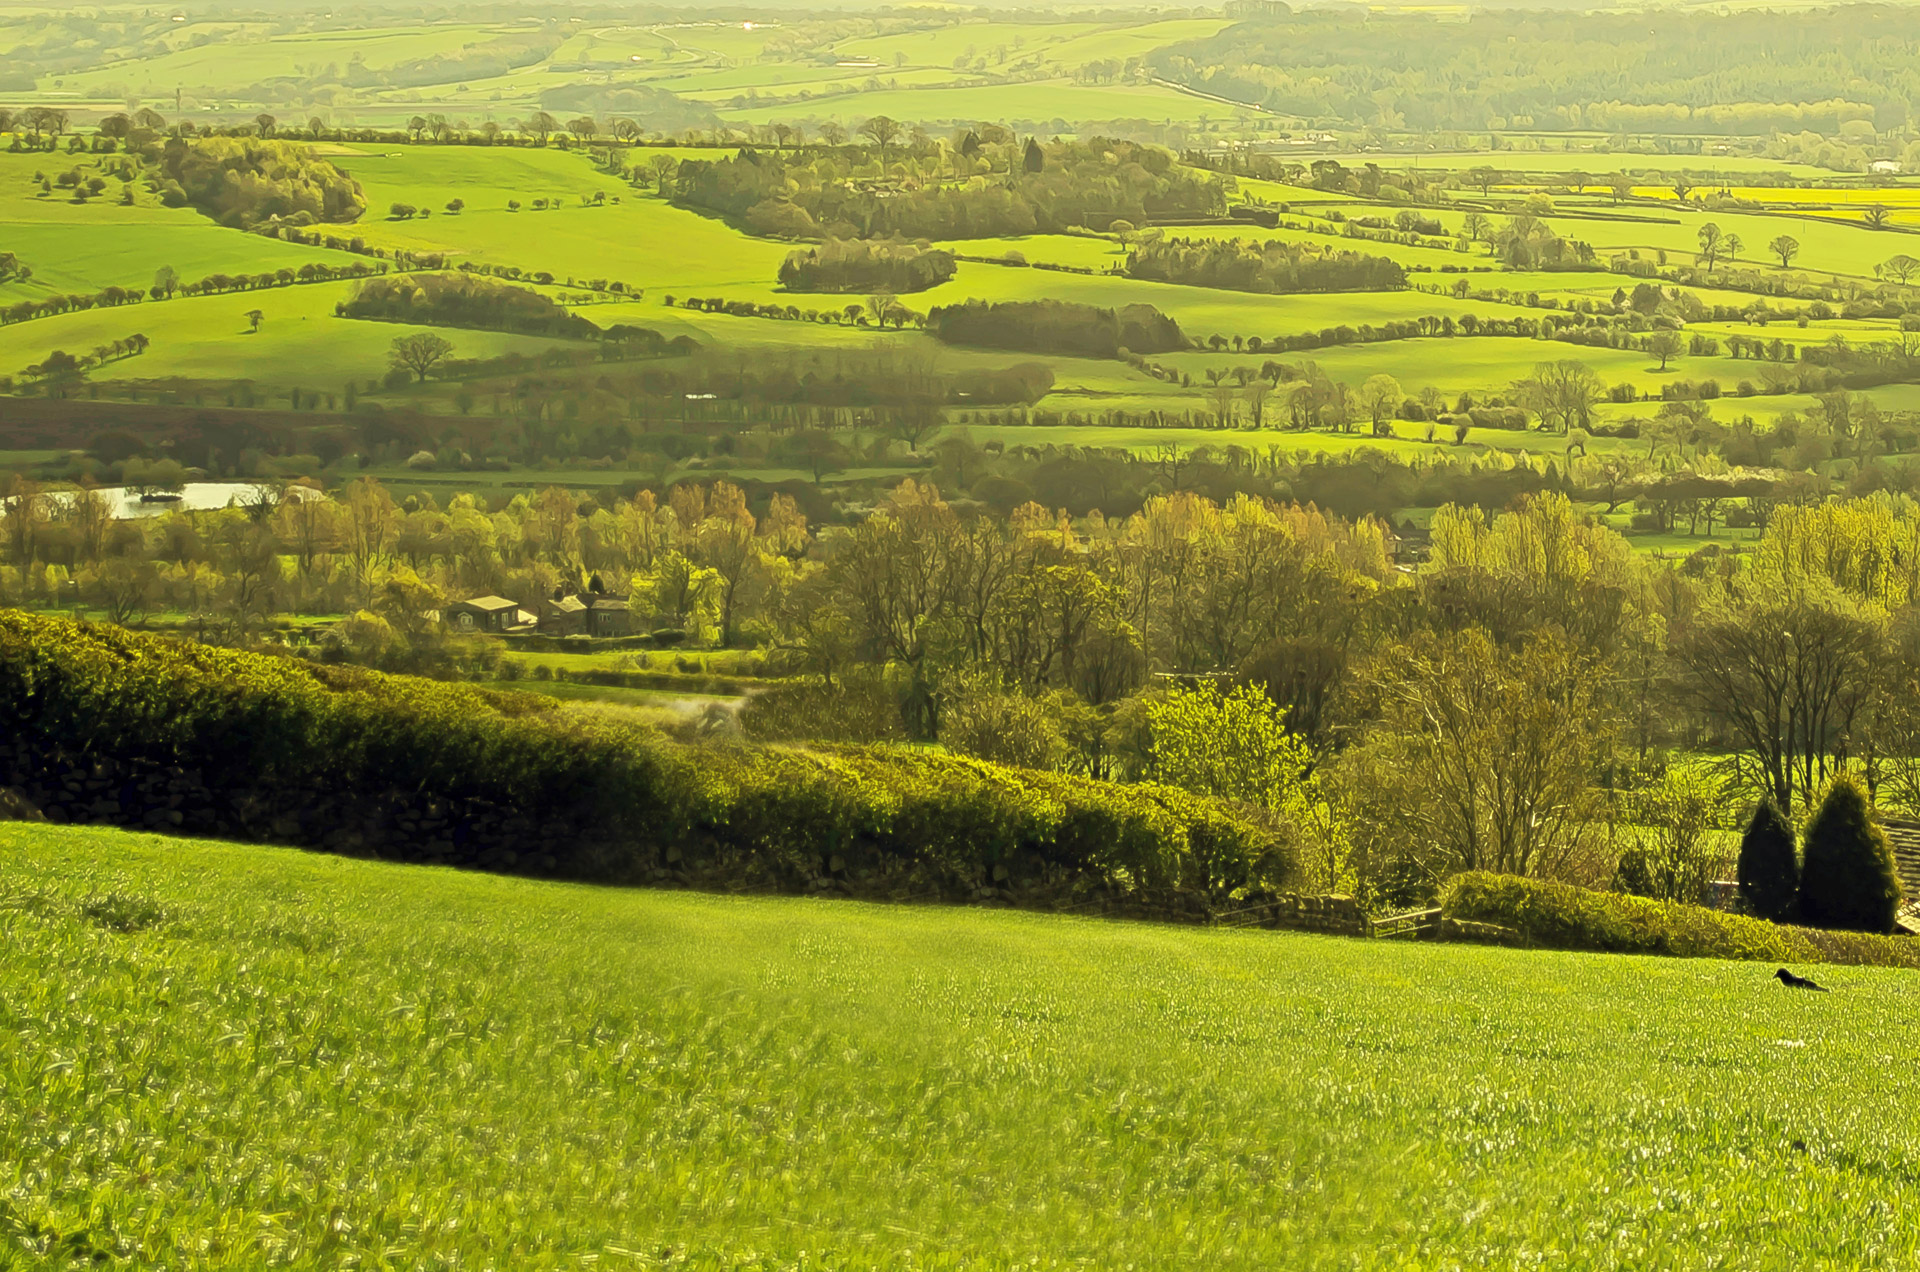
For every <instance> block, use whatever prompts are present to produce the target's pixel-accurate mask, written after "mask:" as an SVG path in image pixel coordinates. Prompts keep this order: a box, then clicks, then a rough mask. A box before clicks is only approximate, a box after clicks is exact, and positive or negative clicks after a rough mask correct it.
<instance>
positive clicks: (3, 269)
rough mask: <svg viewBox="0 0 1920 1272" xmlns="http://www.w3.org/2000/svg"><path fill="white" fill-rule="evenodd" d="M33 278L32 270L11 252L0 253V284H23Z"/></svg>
mask: <svg viewBox="0 0 1920 1272" xmlns="http://www.w3.org/2000/svg"><path fill="white" fill-rule="evenodd" d="M32 277H33V270H31V269H30V268H28V267H27V264H26V262H25V261H22V260H21V259H20V258H19V256H17V255H15V254H14V253H12V252H0V283H24V282H26V281H27V280H28V279H29V278H32Z"/></svg>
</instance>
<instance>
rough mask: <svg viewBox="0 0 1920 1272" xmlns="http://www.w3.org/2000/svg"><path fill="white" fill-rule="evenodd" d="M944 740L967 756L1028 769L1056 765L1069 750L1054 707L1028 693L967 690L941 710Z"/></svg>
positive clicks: (941, 738) (1046, 767)
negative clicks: (968, 691)
mask: <svg viewBox="0 0 1920 1272" xmlns="http://www.w3.org/2000/svg"><path fill="white" fill-rule="evenodd" d="M940 740H941V741H942V742H944V743H946V744H947V746H948V747H949V748H950V749H952V750H954V751H957V752H959V753H960V754H961V755H971V756H973V757H974V758H975V759H981V760H992V761H994V762H995V763H999V764H1015V765H1019V766H1020V767H1022V768H1035V769H1050V768H1053V767H1055V766H1056V765H1058V764H1059V763H1060V762H1061V761H1062V760H1064V759H1065V758H1066V753H1067V740H1066V738H1065V736H1063V735H1062V733H1061V732H1060V724H1059V721H1058V720H1057V719H1056V718H1055V715H1054V712H1053V710H1052V709H1051V708H1050V707H1049V706H1048V705H1047V704H1046V703H1043V702H1040V701H1039V700H1037V699H1034V698H1030V697H1028V696H1027V695H1026V694H1022V693H997V692H993V691H990V690H980V691H976V692H971V693H967V694H964V695H962V696H961V697H960V698H959V700H958V701H956V702H954V703H953V704H951V705H950V706H948V707H947V708H946V709H945V710H944V711H942V712H941V713H940Z"/></svg>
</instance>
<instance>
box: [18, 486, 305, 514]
mask: <svg viewBox="0 0 1920 1272" xmlns="http://www.w3.org/2000/svg"><path fill="white" fill-rule="evenodd" d="M255 489H256V485H255V483H253V482H250V481H190V482H188V483H187V484H186V485H185V486H182V487H181V488H180V490H179V491H178V494H179V496H180V497H179V498H178V499H163V500H153V501H151V502H146V501H143V500H142V499H141V498H140V496H138V495H136V494H132V493H130V492H129V491H128V490H127V488H126V487H125V486H102V487H100V489H99V491H98V493H99V495H100V497H101V498H102V499H105V500H106V501H107V503H108V504H109V505H110V506H111V507H112V508H113V515H114V517H115V518H116V519H118V520H123V521H124V520H127V519H129V518H132V517H158V516H161V515H162V514H165V513H169V512H174V511H177V510H184V511H186V512H205V511H207V510H208V509H211V508H224V507H226V506H227V505H228V504H230V503H232V502H233V501H234V500H236V499H238V500H240V501H241V502H242V503H245V502H246V501H247V500H248V499H249V498H250V497H251V496H252V494H253V492H254V490H255ZM310 493H315V492H312V491H308V490H307V489H306V488H304V487H298V486H296V487H292V488H290V489H289V490H288V491H287V492H286V496H285V497H286V498H290V499H299V498H301V497H303V496H304V495H305V494H310ZM47 497H48V498H49V499H52V500H54V501H56V502H64V501H65V500H67V499H68V498H70V497H71V492H69V491H60V490H52V491H48V492H47Z"/></svg>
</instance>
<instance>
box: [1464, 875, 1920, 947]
mask: <svg viewBox="0 0 1920 1272" xmlns="http://www.w3.org/2000/svg"><path fill="white" fill-rule="evenodd" d="M1440 905H1441V907H1442V909H1444V910H1445V911H1446V914H1447V917H1448V918H1451V919H1466V920H1470V921H1473V922H1478V923H1497V924H1499V925H1501V926H1502V927H1509V928H1513V929H1514V930H1515V931H1517V932H1519V933H1520V934H1521V935H1522V936H1523V937H1524V938H1525V939H1526V940H1527V942H1528V943H1529V944H1532V945H1541V946H1546V947H1549V948H1552V949H1562V950H1597V951H1603V952H1607V953H1615V954H1665V955H1672V956H1677V957H1682V958H1730V959H1748V960H1757V961H1762V962H1771V963H1821V962H1826V963H1856V964H1864V965H1868V966H1875V967H1920V943H1917V942H1914V941H1912V940H1910V939H1908V938H1904V937H1889V936H1868V935H1863V934H1858V933H1845V934H1842V933H1835V932H1818V931H1811V930H1808V929H1806V928H1796V927H1784V926H1781V925H1778V924H1773V923H1768V922H1766V921H1765V920H1763V919H1754V918H1748V917H1746V916H1744V915H1738V914H1728V913H1726V912H1724V911H1721V910H1709V909H1706V908H1704V907H1702V906H1696V905H1685V904H1683V903H1681V902H1678V901H1653V900H1648V899H1647V898H1644V897H1630V896H1622V895H1621V894H1619V893H1617V892H1590V891H1588V890H1587V889H1585V888H1576V887H1574V886H1572V885H1571V884H1565V883H1547V882H1544V881H1542V880H1538V879H1523V878H1521V877H1519V876H1518V875H1498V874H1488V873H1485V872H1473V873H1469V874H1461V875H1455V876H1454V877H1453V878H1451V879H1449V880H1448V881H1447V882H1446V884H1445V886H1444V887H1443V888H1442V889H1441V893H1440Z"/></svg>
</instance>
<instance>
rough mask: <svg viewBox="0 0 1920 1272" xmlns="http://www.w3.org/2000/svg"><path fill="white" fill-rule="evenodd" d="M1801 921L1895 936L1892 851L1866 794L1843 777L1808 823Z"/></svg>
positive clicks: (1897, 896)
mask: <svg viewBox="0 0 1920 1272" xmlns="http://www.w3.org/2000/svg"><path fill="white" fill-rule="evenodd" d="M1805 847H1806V851H1805V853H1804V855H1803V858H1802V864H1801V867H1800V917H1801V918H1802V919H1804V920H1805V921H1806V922H1807V923H1809V924H1811V925H1813V926H1814V927H1823V928H1841V929H1845V930H1848V931H1854V932H1890V931H1892V930H1893V920H1894V916H1895V915H1896V914H1897V913H1898V911H1899V908H1900V876H1899V875H1898V874H1897V873H1895V870H1894V862H1893V848H1892V847H1891V846H1890V845H1889V844H1888V843H1887V837H1886V835H1884V834H1883V833H1881V830H1880V827H1879V826H1878V825H1876V824H1875V823H1874V820H1873V812H1872V810H1871V809H1870V808H1869V807H1868V806H1867V793H1866V791H1865V790H1863V789H1861V786H1860V783H1859V782H1858V781H1857V780H1856V779H1855V778H1854V777H1853V776H1852V775H1851V774H1846V773H1842V774H1840V775H1839V776H1837V777H1835V778H1834V779H1833V781H1832V782H1831V783H1830V784H1829V785H1828V786H1827V792H1826V795H1825V796H1824V797H1822V799H1821V801H1820V807H1819V808H1817V809H1815V810H1814V814H1813V819H1812V820H1811V821H1809V822H1808V823H1807V836H1806V846H1805Z"/></svg>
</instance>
